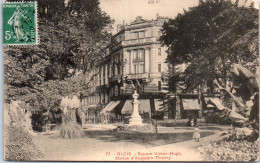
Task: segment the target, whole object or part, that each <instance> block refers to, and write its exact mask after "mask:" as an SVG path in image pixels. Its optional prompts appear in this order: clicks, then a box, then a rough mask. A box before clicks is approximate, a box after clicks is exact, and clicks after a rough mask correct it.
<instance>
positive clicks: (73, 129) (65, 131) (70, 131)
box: [59, 121, 84, 139]
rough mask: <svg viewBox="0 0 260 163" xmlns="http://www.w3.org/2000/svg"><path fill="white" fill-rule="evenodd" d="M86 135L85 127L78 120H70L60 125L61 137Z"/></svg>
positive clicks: (70, 137) (72, 137)
mask: <svg viewBox="0 0 260 163" xmlns="http://www.w3.org/2000/svg"><path fill="white" fill-rule="evenodd" d="M83 136H84V130H83V128H82V127H81V126H80V125H79V124H77V123H76V122H73V121H70V122H67V123H65V124H64V123H63V124H62V125H61V127H60V132H59V137H61V138H63V139H74V138H82V137H83Z"/></svg>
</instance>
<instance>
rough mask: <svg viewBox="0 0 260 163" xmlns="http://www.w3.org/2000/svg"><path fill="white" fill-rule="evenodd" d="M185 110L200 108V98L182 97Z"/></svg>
mask: <svg viewBox="0 0 260 163" xmlns="http://www.w3.org/2000/svg"><path fill="white" fill-rule="evenodd" d="M182 104H183V109H184V110H200V106H199V101H198V99H182Z"/></svg>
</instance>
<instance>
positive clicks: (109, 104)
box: [100, 101, 114, 114]
mask: <svg viewBox="0 0 260 163" xmlns="http://www.w3.org/2000/svg"><path fill="white" fill-rule="evenodd" d="M113 103H114V101H110V102H109V103H108V104H107V106H106V107H105V108H104V109H103V110H102V111H101V112H100V114H105V113H106V111H107V110H108V109H109V107H110V106H111V105H112V104H113Z"/></svg>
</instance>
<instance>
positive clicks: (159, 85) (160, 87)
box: [158, 81, 162, 91]
mask: <svg viewBox="0 0 260 163" xmlns="http://www.w3.org/2000/svg"><path fill="white" fill-rule="evenodd" d="M161 89H162V83H161V81H158V90H159V91H161Z"/></svg>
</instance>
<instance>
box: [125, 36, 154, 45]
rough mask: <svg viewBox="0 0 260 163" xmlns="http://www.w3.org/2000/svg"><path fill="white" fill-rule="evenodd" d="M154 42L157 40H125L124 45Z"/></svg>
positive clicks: (152, 38)
mask: <svg viewBox="0 0 260 163" xmlns="http://www.w3.org/2000/svg"><path fill="white" fill-rule="evenodd" d="M152 41H156V38H155V37H148V38H137V39H131V40H125V41H123V42H122V43H123V45H129V44H137V43H145V42H152Z"/></svg>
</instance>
